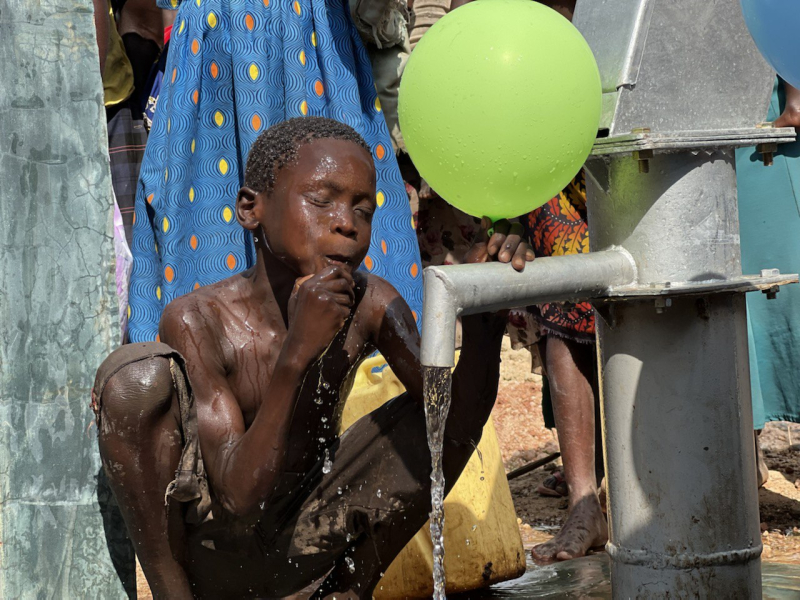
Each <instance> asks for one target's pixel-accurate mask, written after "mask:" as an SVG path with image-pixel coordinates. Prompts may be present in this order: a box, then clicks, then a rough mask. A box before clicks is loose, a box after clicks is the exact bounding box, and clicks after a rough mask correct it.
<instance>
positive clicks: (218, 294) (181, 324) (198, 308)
mask: <svg viewBox="0 0 800 600" xmlns="http://www.w3.org/2000/svg"><path fill="white" fill-rule="evenodd" d="M240 280H241V277H239V276H237V275H234V276H232V277H228V278H227V279H223V280H222V281H218V282H216V283H212V284H209V285H206V286H203V287H199V288H197V289H195V290H193V291H191V292H189V293H188V294H184V295H183V296H178V297H177V298H175V299H174V300H172V301H171V302H170V303H169V304H167V306H166V307H165V308H164V312H163V313H162V315H161V322H160V324H159V331H160V332H161V337H162V338H165V334H167V335H166V337H167V338H169V337H172V336H171V335H170V333H172V332H173V331H175V328H176V327H177V328H179V329H185V328H188V329H194V330H198V332H199V331H201V330H207V329H208V327H209V326H215V325H219V323H218V320H219V314H220V310H219V309H220V306H223V305H225V304H226V303H228V302H230V300H231V299H232V298H233V297H234V296H236V295H238V292H239V283H240Z"/></svg>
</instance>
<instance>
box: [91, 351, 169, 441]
mask: <svg viewBox="0 0 800 600" xmlns="http://www.w3.org/2000/svg"><path fill="white" fill-rule="evenodd" d="M125 349H126V347H125V346H123V347H122V348H120V349H119V350H116V351H115V352H113V353H112V354H111V355H109V357H108V358H107V359H106V360H105V361H104V363H103V365H101V367H100V369H99V370H98V380H100V379H101V374H102V373H103V372H104V371H105V372H106V373H108V372H109V371H108V368H109V367H111V368H112V369H113V372H111V374H110V375H108V377H107V378H106V379H105V383H104V384H101V382H100V381H98V382H96V384H95V389H94V390H93V392H92V395H93V399H94V403H95V410H96V411H97V412H98V417H100V418H101V419H102V421H109V420H110V421H111V422H112V423H114V424H116V425H118V426H119V425H128V426H131V427H136V426H138V425H139V424H140V423H141V422H142V421H146V420H148V419H150V418H153V417H158V416H160V415H163V414H164V413H166V412H168V411H169V409H170V407H171V405H172V398H173V394H174V384H173V380H172V372H171V370H170V361H169V359H168V358H167V357H165V356H150V357H145V358H139V359H136V360H130V361H127V360H126V357H125V355H124V352H123V351H124V350H125ZM107 424H108V423H107Z"/></svg>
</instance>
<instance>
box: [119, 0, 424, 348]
mask: <svg viewBox="0 0 800 600" xmlns="http://www.w3.org/2000/svg"><path fill="white" fill-rule="evenodd" d="M159 1H160V2H161V1H163V0H159ZM167 2H170V0H167ZM177 5H178V2H177V1H176V0H171V7H172V8H175V7H176V6H177ZM165 8H169V6H166V7H165ZM305 115H316V116H325V117H330V118H333V119H336V120H338V121H341V122H343V123H347V124H348V125H350V126H352V127H353V128H355V129H356V130H357V131H358V132H359V133H360V134H361V135H362V136H363V137H364V139H365V140H366V141H367V143H368V144H369V146H370V148H372V153H373V158H374V160H375V166H376V168H377V174H378V177H377V181H378V192H377V204H378V210H377V212H376V214H375V217H374V220H373V227H372V245H371V247H370V251H369V255H368V256H367V258H366V259H365V261H364V268H366V269H367V270H368V271H370V272H371V273H375V274H376V275H380V276H381V277H384V278H385V279H387V280H388V281H389V282H390V283H392V284H393V285H394V286H395V287H396V288H397V290H398V291H399V292H400V293H401V294H402V296H403V297H404V298H405V300H406V302H408V304H409V305H410V307H411V309H412V310H413V311H414V314H415V316H416V317H417V321H418V322H419V318H420V312H421V308H422V287H421V283H422V282H421V280H422V274H421V267H420V259H419V247H418V245H417V239H416V235H415V232H414V224H413V221H412V215H411V209H410V206H409V202H408V196H407V194H406V192H405V187H404V184H403V181H402V179H401V177H400V172H399V170H398V167H397V162H396V160H395V156H394V153H393V151H392V144H391V140H390V138H389V132H388V129H387V127H386V123H385V121H384V118H383V115H382V114H381V106H380V102H379V100H378V98H377V94H376V92H375V86H374V83H373V80H372V72H371V68H370V62H369V58H368V56H367V53H366V51H365V49H364V47H363V46H362V43H361V40H360V38H359V36H358V33H357V32H356V29H355V26H354V25H353V23H352V21H351V18H350V12H349V8H348V5H347V3H346V1H345V0H185V1H183V2H182V3H181V4H180V7H179V9H178V14H177V18H176V20H175V25H174V28H173V31H172V38H171V40H170V49H169V57H168V59H167V66H166V71H165V73H164V80H163V84H162V88H161V94H160V96H159V99H158V109H157V111H156V116H155V119H154V122H153V128H152V131H151V134H150V138H149V140H148V144H147V149H146V151H145V157H144V162H143V163H142V169H141V174H140V178H139V186H138V190H137V195H136V212H135V217H134V228H133V248H132V251H133V258H134V264H133V272H132V274H131V284H130V306H129V309H128V310H129V336H130V341H132V342H142V341H149V340H154V339H156V335H157V333H158V321H159V319H160V317H161V311H162V310H163V309H164V307H165V306H166V305H167V303H168V302H170V301H171V300H172V299H174V298H176V297H178V296H181V295H183V294H186V293H188V292H191V291H192V290H193V289H196V288H198V287H200V286H201V285H207V284H210V283H214V282H216V281H219V280H221V279H224V278H225V277H228V276H230V275H232V274H234V273H237V272H240V271H242V270H244V269H246V268H248V267H250V266H251V265H252V264H253V262H254V259H255V255H254V249H253V245H252V241H251V237H250V236H249V234H246V232H245V230H244V229H243V228H242V227H241V226H240V225H239V224H238V222H237V221H236V218H235V216H234V203H235V200H236V194H237V192H238V190H239V187H240V186H241V184H242V181H243V177H244V167H245V161H246V159H247V153H248V151H249V149H250V145H251V144H252V143H253V141H255V139H256V137H257V136H258V134H259V133H261V132H262V131H264V130H265V129H267V128H268V127H269V126H271V125H273V124H275V123H279V122H281V121H283V120H285V119H289V118H292V117H300V116H305Z"/></svg>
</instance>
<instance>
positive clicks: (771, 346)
mask: <svg viewBox="0 0 800 600" xmlns="http://www.w3.org/2000/svg"><path fill="white" fill-rule="evenodd" d="M784 103H785V98H784V95H783V91H782V89H779V86H778V84H777V82H776V85H775V89H774V91H773V94H772V101H771V103H770V109H769V115H768V116H767V119H768V120H770V121H774V120H775V119H777V118H778V117H779V116H780V114H781V113H782V112H783V107H784ZM736 172H737V183H738V187H739V225H740V229H741V239H742V268H743V271H744V272H745V273H758V272H759V271H760V270H761V269H767V268H778V269H780V270H781V272H782V273H798V272H800V204H798V195H797V191H798V190H800V142H794V143H791V144H781V145H779V146H778V152H777V153H776V154H775V162H774V164H773V166H771V167H765V166H764V165H763V164H762V163H761V156H760V154H758V153H757V152H756V151H755V148H742V149H739V150H737V151H736ZM747 316H748V333H749V350H750V383H751V389H752V396H753V421H754V425H755V428H756V429H761V428H762V427H763V426H764V423H765V422H770V421H794V422H800V368H799V367H800V360H799V359H800V286H797V285H790V286H785V287H784V288H782V291H781V292H780V294H778V297H777V298H776V299H775V300H768V299H767V298H766V296H765V295H764V294H758V293H752V294H748V295H747Z"/></svg>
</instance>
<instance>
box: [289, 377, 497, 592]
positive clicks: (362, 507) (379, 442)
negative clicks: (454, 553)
mask: <svg viewBox="0 0 800 600" xmlns="http://www.w3.org/2000/svg"><path fill="white" fill-rule="evenodd" d="M495 384H496V382H495ZM490 404H491V402H490V401H488V400H487V401H479V402H476V403H474V404H472V405H471V407H470V408H471V410H466V407H463V406H462V407H458V408H457V407H456V406H455V404H454V406H453V408H454V409H455V410H454V414H453V415H452V416H453V417H454V419H452V420H451V419H449V420H448V427H447V429H446V433H445V441H444V444H445V445H444V456H443V470H444V472H445V482H446V489H445V493H447V492H449V491H450V489H452V486H453V485H454V484H455V482H456V480H457V479H458V476H459V475H460V473H461V471H462V470H463V469H464V466H465V465H466V463H467V461H468V460H469V458H470V456H471V455H472V453H473V452H474V451H475V446H474V444H477V441H478V440H479V439H480V433H481V429H482V427H483V425H484V424H485V421H486V419H487V418H488V415H489V412H490V410H491V407H490ZM457 420H458V421H460V423H459V426H458V427H457V428H453V427H450V425H451V423H454V422H455V421H457ZM456 435H457V436H458V439H459V440H461V439H463V440H464V443H461V442H456V441H454V439H453V438H454V437H455V436H456ZM331 455H332V459H333V460H332V466H331V469H330V471H329V472H328V473H327V474H325V475H324V476H322V477H321V480H320V482H319V483H318V484H317V485H316V486H315V489H314V491H313V492H312V493H311V495H310V496H309V499H308V500H307V501H306V502H305V503H304V505H303V506H302V507H301V508H300V511H299V515H298V517H297V518H296V520H293V521H292V522H291V524H290V525H291V526H290V527H287V528H286V529H287V531H288V534H289V535H291V536H292V537H293V540H292V542H291V543H290V544H288V546H289V555H290V556H289V557H287V563H288V562H289V559H291V563H293V564H295V563H297V566H298V567H299V572H303V571H305V572H306V573H308V575H307V578H308V577H310V576H312V575H314V574H316V573H320V572H321V573H323V574H324V573H325V572H327V571H328V569H330V567H331V566H332V567H333V570H331V571H330V573H329V575H328V576H327V578H326V579H325V582H324V583H323V584H322V586H321V587H320V588H319V590H318V591H317V592H316V594H315V595H314V596H313V598H315V599H323V598H333V597H336V598H340V599H342V598H371V597H372V592H373V590H374V588H375V586H376V585H377V583H378V582H379V581H380V579H381V577H382V576H383V573H384V572H385V571H386V569H387V568H388V567H389V565H390V564H391V562H392V561H393V560H394V558H395V557H396V556H397V555H398V554H399V553H400V551H401V550H402V549H403V548H404V547H405V546H406V544H407V543H408V542H409V540H410V539H411V538H412V537H414V535H415V534H416V533H417V532H418V531H419V530H420V528H421V527H422V526H423V525H424V524H425V521H426V520H427V519H428V514H429V513H430V509H431V498H430V487H431V486H430V473H431V456H430V451H429V450H428V443H427V432H426V427H425V415H424V410H423V407H422V405H421V403H419V402H418V401H416V400H414V399H413V398H411V397H410V396H409V395H407V394H404V395H402V396H400V397H398V398H395V399H394V400H392V401H391V402H389V403H387V404H385V405H384V406H382V407H381V408H379V409H377V410H376V411H374V412H372V413H371V414H369V415H367V416H365V417H363V418H362V419H360V420H359V421H357V422H356V423H355V424H354V425H353V426H352V427H351V428H350V429H349V430H348V431H347V432H346V433H345V434H344V435H343V436H342V438H341V440H340V444H339V446H338V448H336V449H335V450H334V451H333V452H332V453H331ZM315 539H316V540H319V542H316V541H315ZM277 545H278V546H282V545H283V544H280V543H278V544H277ZM315 545H319V547H320V549H324V551H321V552H318V553H315V552H309V550H308V547H309V546H315ZM290 572H291V571H290Z"/></svg>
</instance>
